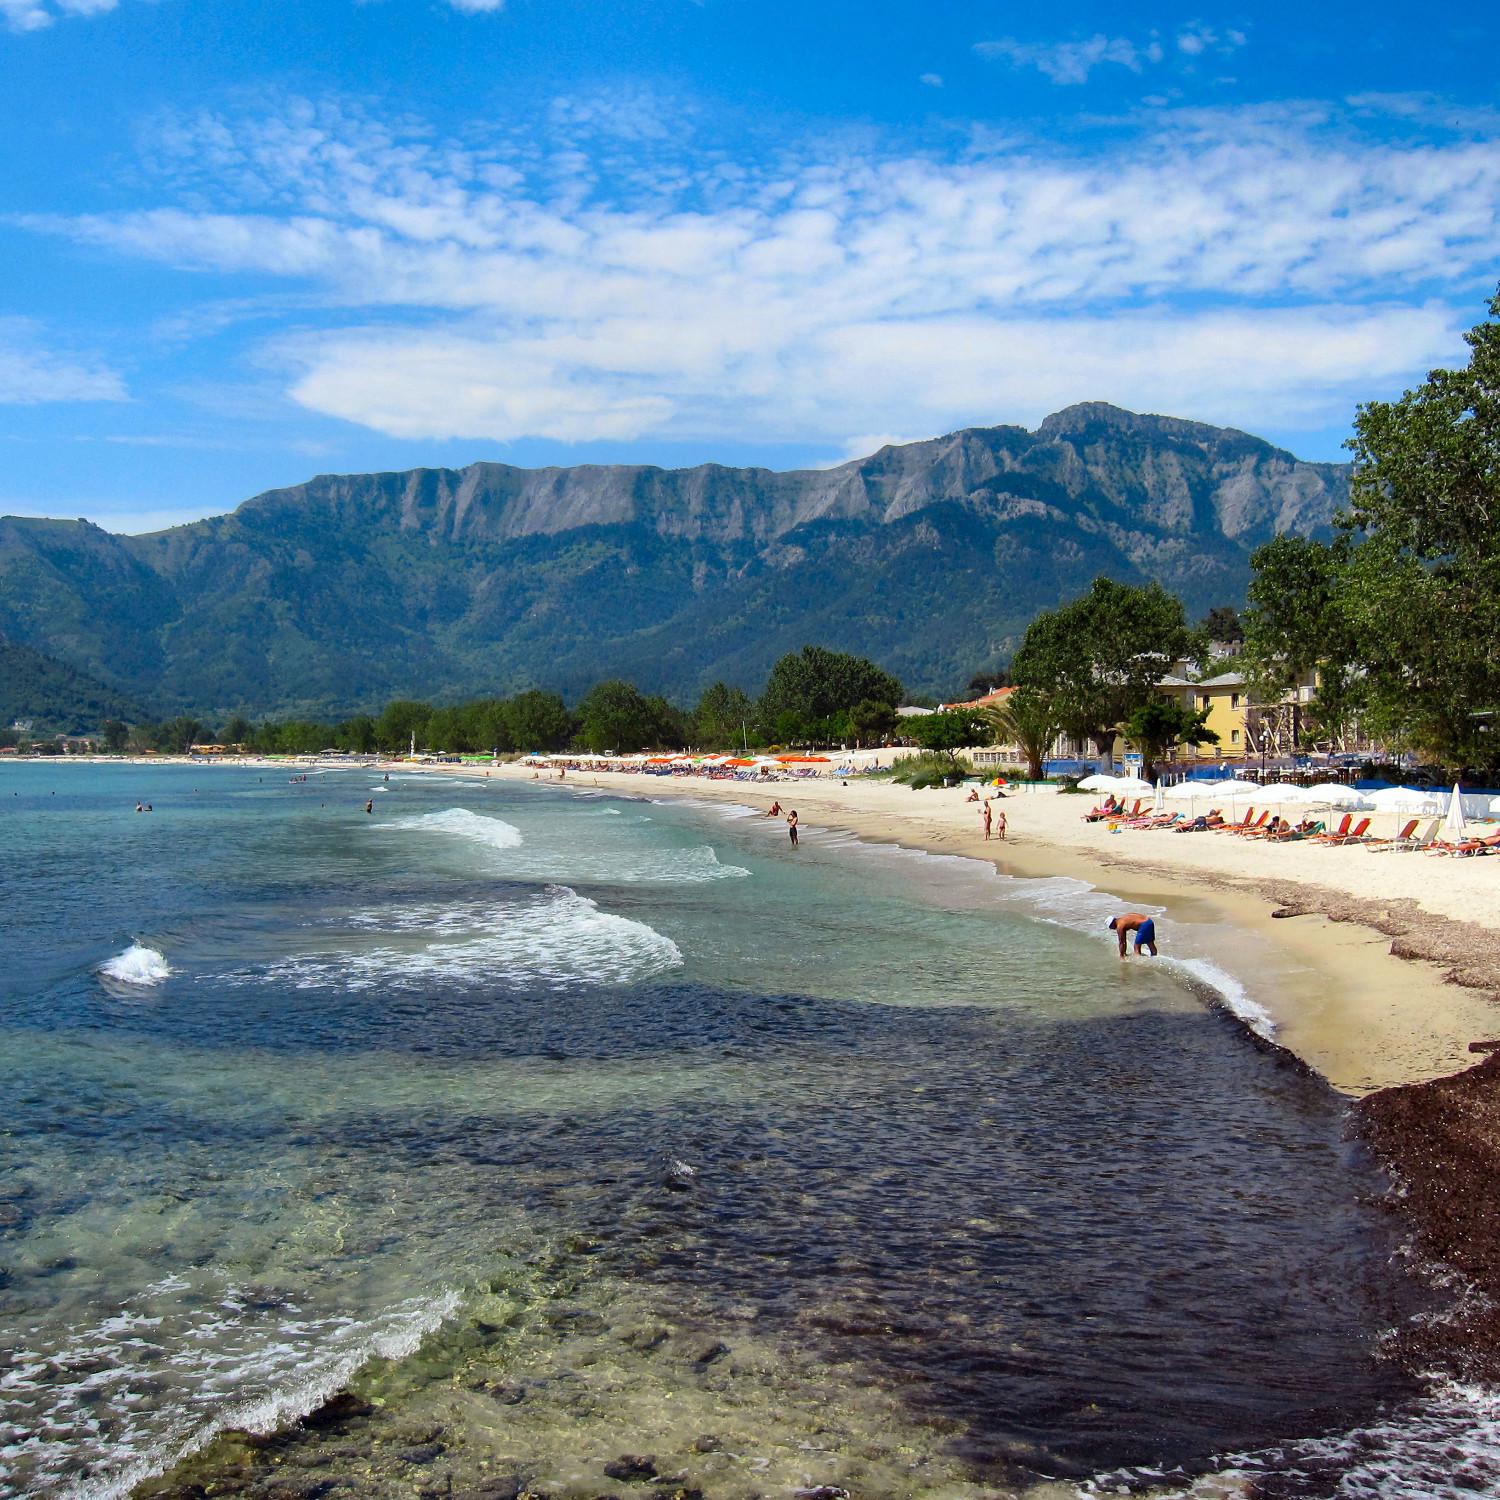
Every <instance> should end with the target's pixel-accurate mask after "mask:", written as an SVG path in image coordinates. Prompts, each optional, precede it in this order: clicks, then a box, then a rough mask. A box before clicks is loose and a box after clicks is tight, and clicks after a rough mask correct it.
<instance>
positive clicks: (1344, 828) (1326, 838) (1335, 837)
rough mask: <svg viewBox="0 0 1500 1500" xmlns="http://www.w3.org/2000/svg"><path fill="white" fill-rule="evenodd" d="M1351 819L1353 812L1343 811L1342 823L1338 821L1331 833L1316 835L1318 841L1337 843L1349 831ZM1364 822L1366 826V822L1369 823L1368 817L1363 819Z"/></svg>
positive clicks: (1321, 842) (1352, 819) (1352, 818)
mask: <svg viewBox="0 0 1500 1500" xmlns="http://www.w3.org/2000/svg"><path fill="white" fill-rule="evenodd" d="M1353 821H1354V814H1353V813H1345V814H1344V821H1343V822H1342V823H1340V824H1339V826H1338V827H1337V828H1335V829H1334V830H1333V832H1332V833H1320V834H1319V835H1318V842H1319V843H1320V844H1335V843H1337V842H1338V841H1339V840H1340V839H1341V838H1343V837H1344V835H1345V834H1347V833H1348V832H1349V825H1350V824H1351V823H1352V822H1353ZM1365 823H1366V826H1368V824H1369V819H1368V818H1366V819H1365Z"/></svg>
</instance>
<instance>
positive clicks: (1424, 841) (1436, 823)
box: [1371, 818, 1443, 854]
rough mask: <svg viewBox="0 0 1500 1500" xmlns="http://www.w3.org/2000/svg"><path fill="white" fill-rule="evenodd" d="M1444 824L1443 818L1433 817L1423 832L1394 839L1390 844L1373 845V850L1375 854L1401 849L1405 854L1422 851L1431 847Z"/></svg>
mask: <svg viewBox="0 0 1500 1500" xmlns="http://www.w3.org/2000/svg"><path fill="white" fill-rule="evenodd" d="M1442 824H1443V820H1442V819H1441V818H1433V819H1432V821H1431V822H1430V823H1428V825H1427V827H1426V828H1424V829H1423V830H1422V832H1421V833H1414V834H1412V836H1411V837H1410V838H1408V839H1405V840H1403V841H1399V842H1398V841H1397V840H1395V839H1392V840H1391V842H1390V843H1389V844H1382V845H1372V846H1371V851H1372V852H1373V853H1375V854H1381V853H1384V852H1387V851H1390V852H1398V851H1399V852H1400V853H1403V854H1411V853H1420V852H1421V851H1422V850H1424V849H1428V848H1430V847H1431V845H1432V841H1433V840H1434V839H1435V838H1436V837H1437V831H1438V829H1439V828H1441V827H1442Z"/></svg>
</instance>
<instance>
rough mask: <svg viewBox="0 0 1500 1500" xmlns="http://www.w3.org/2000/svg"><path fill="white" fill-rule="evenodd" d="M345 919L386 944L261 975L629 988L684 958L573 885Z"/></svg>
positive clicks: (319, 955) (308, 982) (314, 983)
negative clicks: (527, 894) (532, 894)
mask: <svg viewBox="0 0 1500 1500" xmlns="http://www.w3.org/2000/svg"><path fill="white" fill-rule="evenodd" d="M346 925H347V926H349V927H353V928H356V929H358V930H360V931H362V932H367V933H370V934H372V935H378V936H379V938H383V939H385V941H375V942H374V943H372V944H371V945H370V946H368V947H358V948H353V949H345V950H342V951H338V952H327V951H318V952H312V953H304V954H297V955H293V956H292V957H289V958H285V959H281V960H279V961H278V962H276V963H274V964H272V965H271V966H270V967H269V968H268V969H266V970H265V971H263V975H262V976H261V977H264V978H266V979H277V980H283V981H290V982H291V983H292V984H294V985H295V986H296V987H297V988H298V989H321V988H324V987H325V986H329V985H333V986H337V987H339V988H343V989H371V988H374V987H376V986H392V985H395V986H406V985H422V984H429V983H431V982H432V981H434V980H437V981H446V982H449V983H460V984H476V983H485V982H506V983H511V984H515V983H525V984H540V985H545V986H549V987H553V988H560V987H562V986H565V985H576V984H628V983H632V982H634V981H636V980H641V979H648V978H650V977H652V976H653V975H655V974H660V973H662V972H664V971H665V970H667V969H672V968H677V967H678V966H679V965H681V963H682V952H681V950H680V949H679V948H678V946H677V944H676V943H674V942H673V941H672V940H671V938H669V937H666V936H665V935H663V934H662V933H659V932H657V931H656V930H655V928H653V927H649V926H647V925H646V923H644V922H637V921H634V920H632V919H631V918H629V917H620V916H616V915H614V914H613V913H612V912H606V911H601V910H600V909H599V907H598V905H597V904H596V903H595V902H593V901H590V900H589V899H588V898H587V897H586V896H580V895H579V894H578V893H577V892H576V891H573V890H570V889H568V887H566V886H549V887H548V888H547V890H546V892H545V894H544V895H543V896H541V897H540V898H537V897H528V898H524V899H521V900H515V901H502V902H485V903H477V902H475V903H468V904H461V905H457V906H416V907H406V908H402V909H400V910H391V911H384V910H380V909H374V910H367V911H362V912H356V913H354V914H353V916H351V917H350V918H348V919H347V922H346ZM240 977H247V976H240Z"/></svg>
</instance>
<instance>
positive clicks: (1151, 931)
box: [1109, 911, 1158, 958]
mask: <svg viewBox="0 0 1500 1500" xmlns="http://www.w3.org/2000/svg"><path fill="white" fill-rule="evenodd" d="M1109 929H1110V931H1111V932H1113V933H1114V934H1115V936H1116V937H1117V938H1119V940H1120V957H1121V958H1124V957H1125V939H1126V937H1128V936H1129V934H1130V933H1132V932H1133V933H1134V934H1135V954H1136V957H1137V958H1139V957H1140V956H1141V950H1142V949H1143V948H1149V949H1150V950H1151V957H1152V958H1156V957H1157V956H1158V955H1157V952H1156V923H1155V922H1154V921H1153V920H1152V919H1151V918H1150V917H1143V916H1142V915H1141V914H1140V912H1138V911H1128V912H1126V913H1125V915H1124V916H1123V917H1111V918H1110V919H1109Z"/></svg>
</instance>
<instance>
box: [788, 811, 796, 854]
mask: <svg viewBox="0 0 1500 1500" xmlns="http://www.w3.org/2000/svg"><path fill="white" fill-rule="evenodd" d="M786 832H787V837H788V838H789V839H791V841H792V848H793V849H795V848H796V847H797V809H796V808H795V807H794V808H793V809H792V810H791V812H789V813H788V814H787V815H786Z"/></svg>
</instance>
